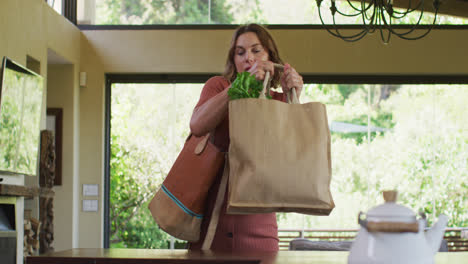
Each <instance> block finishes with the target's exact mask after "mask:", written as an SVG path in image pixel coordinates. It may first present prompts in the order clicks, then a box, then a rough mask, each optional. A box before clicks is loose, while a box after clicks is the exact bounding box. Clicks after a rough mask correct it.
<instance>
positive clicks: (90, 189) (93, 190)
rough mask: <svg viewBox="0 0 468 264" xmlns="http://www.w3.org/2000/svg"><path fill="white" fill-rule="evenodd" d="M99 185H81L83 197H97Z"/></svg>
mask: <svg viewBox="0 0 468 264" xmlns="http://www.w3.org/2000/svg"><path fill="white" fill-rule="evenodd" d="M98 195H99V184H83V196H98Z"/></svg>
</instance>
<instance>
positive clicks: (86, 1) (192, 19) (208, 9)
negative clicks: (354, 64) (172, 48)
mask: <svg viewBox="0 0 468 264" xmlns="http://www.w3.org/2000/svg"><path fill="white" fill-rule="evenodd" d="M336 3H337V6H338V8H339V9H340V10H344V11H346V12H347V13H348V14H352V13H355V12H354V10H352V8H351V7H348V5H347V3H346V1H336ZM321 8H322V14H326V15H325V16H326V17H325V22H326V23H332V20H331V18H330V15H329V14H330V10H329V1H324V2H323V4H322V7H321ZM396 10H399V9H396ZM399 11H403V10H399ZM77 17H78V24H88V25H171V24H175V25H180V24H189V25H191V24H209V25H216V24H227V25H229V24H244V23H261V24H286V25H287V24H312V25H313V24H315V25H318V24H321V22H320V19H319V17H318V9H317V4H316V1H312V0H166V1H156V0H152V1H148V0H136V1H135V0H83V1H78V14H77ZM418 18H419V12H414V13H413V14H412V15H411V16H408V17H407V18H406V19H404V20H402V21H400V23H403V24H411V23H415V22H416V21H417V20H418ZM360 19H361V18H359V17H354V18H349V19H347V18H342V17H341V16H340V17H339V20H338V21H337V23H338V24H356V23H360V22H361V21H360ZM433 19H434V18H433V15H432V14H431V13H429V12H427V13H426V15H424V17H423V20H422V22H423V23H425V24H431V23H432V21H433ZM397 22H398V21H394V23H397ZM437 23H438V24H457V25H462V24H468V19H462V18H456V17H452V16H444V15H440V16H439V18H438V21H437Z"/></svg>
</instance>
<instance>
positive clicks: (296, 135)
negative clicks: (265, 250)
mask: <svg viewBox="0 0 468 264" xmlns="http://www.w3.org/2000/svg"><path fill="white" fill-rule="evenodd" d="M229 134H230V147H229V154H228V156H229V166H230V170H229V185H228V186H229V187H228V202H227V203H228V204H227V212H228V213H230V214H249V213H268V212H297V213H304V214H312V215H329V214H330V212H331V210H332V209H333V208H334V207H335V205H334V202H333V199H332V195H331V192H330V181H331V176H332V172H331V155H330V131H329V128H328V120H327V112H326V107H325V105H324V104H322V103H319V102H312V103H305V104H288V103H284V102H280V101H275V100H264V99H255V98H247V99H238V100H233V101H230V102H229Z"/></svg>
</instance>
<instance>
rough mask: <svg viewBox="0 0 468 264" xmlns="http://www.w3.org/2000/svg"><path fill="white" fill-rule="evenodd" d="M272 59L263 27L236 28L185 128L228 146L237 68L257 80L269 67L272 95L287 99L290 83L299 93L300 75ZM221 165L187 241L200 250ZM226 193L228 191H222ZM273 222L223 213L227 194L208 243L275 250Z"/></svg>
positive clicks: (275, 56)
mask: <svg viewBox="0 0 468 264" xmlns="http://www.w3.org/2000/svg"><path fill="white" fill-rule="evenodd" d="M273 63H280V64H283V61H282V60H281V59H280V57H279V54H278V49H277V47H276V44H275V42H274V41H273V38H272V37H271V35H270V34H269V33H268V31H267V30H266V29H265V28H263V27H262V26H259V25H256V24H250V25H246V26H242V27H240V28H238V29H237V30H236V31H235V33H234V35H233V38H232V42H231V47H230V49H229V53H228V58H227V61H226V68H225V71H224V73H223V76H216V77H213V78H211V79H209V80H208V81H207V82H206V84H205V86H204V87H203V90H202V92H201V95H200V100H199V102H198V104H197V105H196V106H195V109H194V112H193V115H192V118H191V120H190V129H191V131H192V133H193V134H194V135H196V136H202V135H205V134H206V133H208V132H210V131H214V144H215V145H216V146H218V147H219V148H220V150H221V151H224V152H227V151H228V147H229V121H228V102H229V97H228V94H227V91H228V89H229V88H230V86H231V83H232V82H233V81H234V79H235V78H236V76H237V73H238V72H244V71H248V72H250V73H251V74H254V75H255V78H256V79H257V80H260V81H262V80H263V79H264V78H265V73H266V72H267V71H268V72H270V75H271V76H272V87H277V86H278V84H279V83H281V87H282V89H283V93H277V92H273V91H272V92H271V95H272V97H273V99H276V100H280V101H286V95H285V94H286V93H287V92H288V91H289V90H290V89H292V88H295V89H296V92H297V94H298V95H300V94H301V90H302V86H303V81H302V77H301V76H300V75H299V74H298V73H297V72H296V70H295V69H294V68H292V67H291V66H290V65H289V64H285V65H284V72H283V73H282V74H280V72H279V70H275V68H274V66H273ZM222 171H223V170H222V169H221V170H220V172H219V173H218V177H217V179H216V181H215V183H214V184H213V186H212V187H211V189H210V192H209V195H208V206H207V212H206V214H205V218H204V220H203V223H202V232H201V236H200V241H199V242H197V243H192V244H190V246H189V247H190V249H200V248H201V245H202V243H203V241H204V238H205V235H206V230H207V227H208V223H209V220H210V218H211V211H212V210H213V207H214V202H215V200H216V193H217V191H218V188H219V183H220V179H221V175H222ZM226 193H227V192H226ZM278 241H279V240H278V226H277V223H276V214H275V213H269V214H256V215H228V214H226V197H225V198H224V202H223V207H222V210H221V214H220V216H219V222H218V227H217V229H216V234H215V237H214V240H213V243H212V246H211V249H212V250H219V251H232V250H254V251H277V250H278Z"/></svg>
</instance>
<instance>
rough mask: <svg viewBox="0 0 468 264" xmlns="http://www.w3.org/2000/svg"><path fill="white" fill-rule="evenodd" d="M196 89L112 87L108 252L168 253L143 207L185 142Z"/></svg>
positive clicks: (162, 234) (166, 240)
mask: <svg viewBox="0 0 468 264" xmlns="http://www.w3.org/2000/svg"><path fill="white" fill-rule="evenodd" d="M201 87H202V85H191V84H177V85H173V84H155V85H146V84H139V85H135V84H126V85H120V84H117V85H114V86H113V87H112V93H113V95H112V104H111V109H112V118H111V160H110V166H111V171H110V174H111V184H110V219H111V234H110V240H111V246H112V247H128V248H167V247H168V245H169V244H168V243H169V239H170V237H169V235H167V234H166V233H165V232H164V231H162V230H161V229H159V228H158V227H157V225H156V223H155V222H154V220H153V218H152V216H151V214H150V212H149V210H148V209H147V207H148V203H149V201H150V199H151V198H152V197H153V195H154V194H155V192H156V191H157V190H158V189H159V187H160V185H161V183H162V181H163V180H164V178H165V177H166V175H167V173H168V171H169V169H170V166H171V165H172V164H173V162H174V160H175V158H176V156H177V153H178V152H179V151H180V149H181V148H182V146H183V143H184V141H185V138H186V137H187V136H188V132H189V129H188V124H189V118H190V115H191V112H192V110H193V107H194V104H195V100H196V99H197V98H198V97H199V94H200V91H201ZM176 243H181V242H180V241H179V242H177V241H176ZM181 247H182V246H181Z"/></svg>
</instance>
